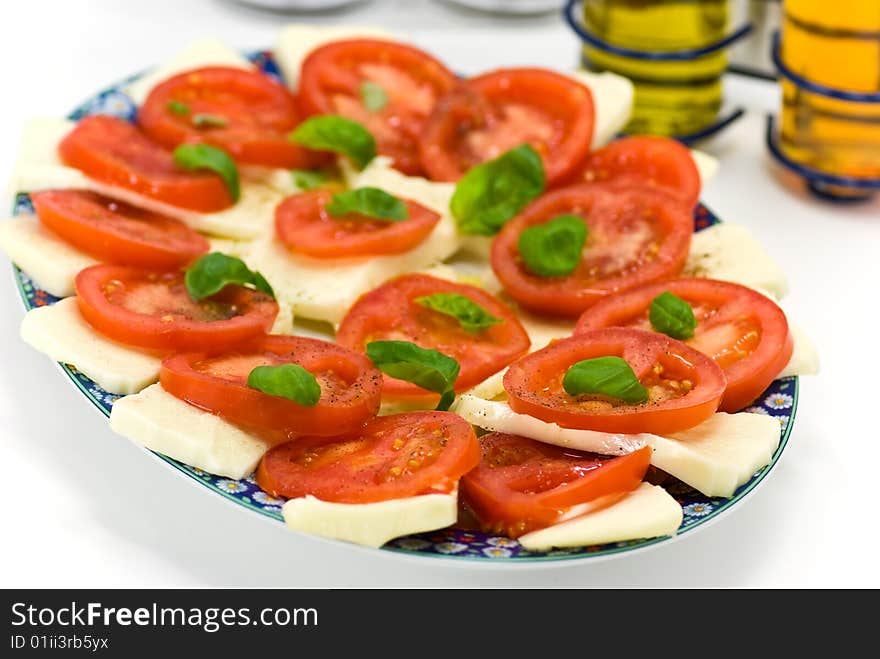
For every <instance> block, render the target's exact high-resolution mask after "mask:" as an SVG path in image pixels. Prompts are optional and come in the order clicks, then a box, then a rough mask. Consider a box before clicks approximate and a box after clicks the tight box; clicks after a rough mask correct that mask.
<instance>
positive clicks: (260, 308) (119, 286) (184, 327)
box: [76, 264, 278, 352]
mask: <svg viewBox="0 0 880 659" xmlns="http://www.w3.org/2000/svg"><path fill="white" fill-rule="evenodd" d="M76 294H77V302H78V304H79V310H80V312H81V313H82V315H83V317H84V318H85V319H86V321H88V323H89V324H90V325H91V326H92V327H94V328H95V329H96V330H97V331H98V332H100V333H101V334H104V335H105V336H107V337H109V338H111V339H113V340H115V341H119V342H120V343H126V344H129V345H133V346H137V347H140V348H148V349H155V350H201V351H204V352H222V351H224V350H230V349H233V348H235V347H236V346H239V345H241V344H244V343H247V342H248V341H251V340H253V339H255V338H257V337H259V336H262V335H264V334H265V333H266V332H268V331H269V328H271V327H272V323H273V322H274V320H275V316H277V315H278V304H277V303H276V302H275V300H273V299H272V298H271V297H270V296H269V295H267V294H265V293H262V292H260V291H254V290H251V289H249V288H245V287H244V286H236V285H230V286H227V287H226V288H224V289H223V290H222V291H220V292H219V293H217V294H216V295H212V296H211V297H210V298H207V299H206V300H202V301H201V302H195V301H194V300H192V299H191V298H190V296H189V293H188V292H187V290H186V286H185V285H184V283H183V273H182V272H181V271H169V272H157V271H151V270H143V269H140V268H131V267H127V266H121V265H107V264H100V265H93V266H91V267H88V268H85V269H84V270H82V271H81V272H80V273H79V274H78V275H77V276H76ZM108 296H112V297H113V298H114V299H113V300H110V299H108ZM130 301H131V302H130ZM125 304H133V305H134V306H140V307H143V306H144V305H152V306H154V307H155V309H154V310H153V312H152V313H142V312H139V311H137V310H134V309H130V308H127V307H126V306H124V305H125ZM192 315H196V316H199V315H204V316H206V317H207V319H206V320H202V319H199V318H190V317H188V316H192ZM225 316H230V317H228V318H227V317H225Z"/></svg>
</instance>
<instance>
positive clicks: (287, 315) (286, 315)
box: [270, 300, 294, 334]
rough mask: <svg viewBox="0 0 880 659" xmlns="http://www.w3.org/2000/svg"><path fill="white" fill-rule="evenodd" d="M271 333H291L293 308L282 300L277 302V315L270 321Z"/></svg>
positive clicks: (292, 331)
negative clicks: (272, 321) (273, 320)
mask: <svg viewBox="0 0 880 659" xmlns="http://www.w3.org/2000/svg"><path fill="white" fill-rule="evenodd" d="M270 332H271V333H272V334H293V333H294V330H293V308H292V307H291V306H290V305H289V304H286V303H284V302H282V301H280V300H279V302H278V315H277V316H275V322H274V323H272V329H271V330H270Z"/></svg>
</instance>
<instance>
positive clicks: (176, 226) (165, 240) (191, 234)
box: [30, 190, 210, 269]
mask: <svg viewBox="0 0 880 659" xmlns="http://www.w3.org/2000/svg"><path fill="white" fill-rule="evenodd" d="M30 196H31V201H32V202H33V204H34V208H35V209H36V211H37V216H38V217H39V218H40V221H41V222H42V223H43V224H45V225H46V226H47V227H49V228H50V229H51V230H52V231H53V232H55V233H56V234H58V235H59V236H61V237H62V238H63V239H64V240H66V241H67V242H69V243H70V244H71V245H73V246H74V247H76V248H78V249H80V250H82V251H84V252H86V253H87V254H90V255H91V256H94V257H95V258H96V259H100V260H102V261H106V262H108V263H118V264H120V265H131V266H136V267H141V268H156V269H164V268H175V267H179V266H182V265H185V264H187V263H189V262H190V261H192V260H193V259H195V258H196V257H197V256H199V255H200V254H204V253H205V252H207V251H208V250H209V249H210V245H209V244H208V241H207V240H205V238H204V237H203V236H201V235H200V234H198V233H196V232H195V231H193V230H192V229H190V228H189V227H188V226H187V225H186V224H184V223H183V222H181V221H180V220H175V219H174V218H171V217H167V216H165V215H160V214H158V213H152V212H150V211H145V210H143V209H140V208H136V207H134V206H131V205H129V204H126V203H124V202H121V201H116V200H115V199H111V198H109V197H104V196H103V195H99V194H96V193H94V192H89V191H86V190H44V191H42V192H32V193H31V195H30Z"/></svg>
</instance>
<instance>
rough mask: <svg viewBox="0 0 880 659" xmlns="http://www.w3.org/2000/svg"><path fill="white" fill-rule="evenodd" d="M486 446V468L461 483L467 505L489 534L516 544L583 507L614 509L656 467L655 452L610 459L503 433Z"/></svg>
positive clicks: (491, 437) (493, 435) (483, 465)
mask: <svg viewBox="0 0 880 659" xmlns="http://www.w3.org/2000/svg"><path fill="white" fill-rule="evenodd" d="M480 446H481V448H482V459H481V460H480V464H479V465H478V466H477V468H476V469H474V470H472V471H470V472H469V473H468V474H467V475H465V477H464V478H462V480H461V492H462V497H463V499H464V503H465V505H467V507H468V508H470V509H471V511H472V512H473V513H474V515H476V517H477V519H478V520H479V521H480V524H481V525H482V526H483V528H484V529H486V530H487V531H489V532H490V533H504V534H506V535H508V536H510V537H511V538H518V537H519V536H521V535H523V534H525V533H528V532H529V531H534V530H536V529H541V528H545V527H547V526H551V525H552V524H555V523H557V522H559V521H561V519H562V518H564V517H566V514H567V513H568V514H569V515H571V514H572V513H575V516H576V512H577V509H574V510H572V509H573V508H574V507H575V506H579V505H580V504H585V503H589V502H596V503H597V504H598V503H599V501H597V500H598V499H602V503H605V504H606V505H609V504H611V503H614V502H615V501H617V500H619V498H620V497H622V496H623V495H625V494H626V493H627V492H631V491H632V490H634V489H635V488H637V487H638V486H639V484H640V483H641V482H642V479H643V478H644V477H645V472H646V471H647V469H648V465H649V463H650V461H651V447H650V446H645V447H643V448H641V449H639V450H637V451H635V452H633V453H630V454H628V455H622V456H619V457H608V456H601V455H597V454H595V453H587V452H584V451H576V450H574V449H567V448H560V447H558V446H551V445H549V444H543V443H541V442H536V441H534V440H532V439H527V438H525V437H520V436H518V435H507V434H504V433H498V432H493V433H489V434H488V435H483V436H482V437H480ZM603 507H604V506H603Z"/></svg>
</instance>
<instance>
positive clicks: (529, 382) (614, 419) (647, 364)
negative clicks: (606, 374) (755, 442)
mask: <svg viewBox="0 0 880 659" xmlns="http://www.w3.org/2000/svg"><path fill="white" fill-rule="evenodd" d="M606 356H608V357H621V358H623V359H625V360H626V361H627V362H628V363H629V365H630V366H631V367H632V369H633V372H634V373H635V375H636V377H637V378H638V379H639V382H641V383H642V385H643V386H644V387H645V388H646V389H647V390H648V400H647V402H645V403H642V404H639V405H629V404H626V403H623V402H620V401H613V400H612V399H609V398H607V397H604V396H598V395H581V396H571V395H569V394H568V393H567V392H566V391H565V389H563V387H562V378H563V377H564V376H565V373H566V372H567V371H568V369H569V367H570V366H572V365H573V364H576V363H577V362H579V361H582V360H584V359H593V358H595V357H606ZM725 384H726V381H725V378H724V373H723V372H722V370H721V367H720V366H718V364H716V363H715V362H714V361H712V360H711V359H710V358H709V357H707V356H706V355H704V354H703V353H702V352H699V351H698V350H695V349H694V348H691V347H689V346H687V345H685V344H684V343H682V342H681V341H676V340H675V339H671V338H669V337H668V336H666V335H665V334H657V333H655V332H646V331H644V330H637V329H624V328H617V327H614V328H608V329H601V330H591V331H589V332H584V333H582V334H580V335H578V336H574V337H571V338H568V339H562V340H561V341H555V342H554V343H551V344H550V345H549V346H547V347H546V348H543V349H542V350H538V351H537V352H533V353H532V354H530V355H526V356H525V357H523V358H522V359H520V360H519V361H516V362H514V363H513V364H511V366H510V368H509V369H508V370H507V373H505V375H504V389H505V390H506V391H507V396H508V403H509V405H510V407H511V409H512V410H513V411H514V412H519V413H521V414H528V415H530V416H533V417H535V418H538V419H541V420H542V421H546V422H548V423H556V424H558V425H560V426H563V427H565V428H578V429H582V430H599V431H602V432H620V433H642V432H648V433H655V434H658V435H662V434H664V433H671V432H677V431H679V430H686V429H688V428H693V427H694V426H697V425H699V424H701V423H702V422H703V421H705V420H706V419H708V418H709V417H710V416H712V415H713V414H714V413H715V411H716V410H717V409H718V405H719V404H720V403H721V397H722V396H723V395H724V387H725Z"/></svg>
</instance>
